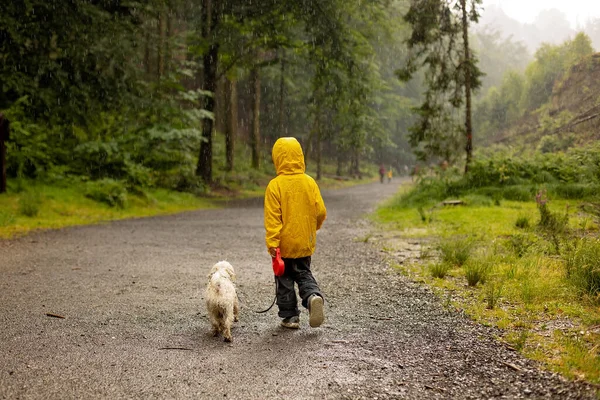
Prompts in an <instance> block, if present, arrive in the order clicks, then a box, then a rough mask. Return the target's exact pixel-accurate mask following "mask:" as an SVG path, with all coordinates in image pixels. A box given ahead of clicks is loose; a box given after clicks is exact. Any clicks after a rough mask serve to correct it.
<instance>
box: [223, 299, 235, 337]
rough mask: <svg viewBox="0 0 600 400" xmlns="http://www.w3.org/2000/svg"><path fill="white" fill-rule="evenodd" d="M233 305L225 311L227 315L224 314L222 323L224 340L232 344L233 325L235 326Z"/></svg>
mask: <svg viewBox="0 0 600 400" xmlns="http://www.w3.org/2000/svg"><path fill="white" fill-rule="evenodd" d="M233 313H234V311H233V304H231V305H230V306H229V307H227V309H226V310H225V313H224V314H223V321H222V328H223V330H222V332H223V338H224V339H225V341H226V342H231V341H233V338H232V337H231V325H232V324H233V319H234V317H233Z"/></svg>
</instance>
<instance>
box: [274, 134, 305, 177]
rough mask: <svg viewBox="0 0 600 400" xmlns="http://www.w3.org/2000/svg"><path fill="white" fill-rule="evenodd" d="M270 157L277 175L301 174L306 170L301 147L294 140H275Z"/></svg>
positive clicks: (285, 138) (286, 138)
mask: <svg viewBox="0 0 600 400" xmlns="http://www.w3.org/2000/svg"><path fill="white" fill-rule="evenodd" d="M272 157H273V163H274V164H275V170H276V171H277V175H293V174H303V173H304V171H305V169H306V167H305V165H304V153H303V152H302V146H300V142H298V140H296V138H293V137H284V138H279V139H277V141H276V142H275V144H274V145H273V152H272Z"/></svg>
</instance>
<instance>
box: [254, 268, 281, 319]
mask: <svg viewBox="0 0 600 400" xmlns="http://www.w3.org/2000/svg"><path fill="white" fill-rule="evenodd" d="M273 277H274V278H275V297H274V298H273V302H272V303H271V305H270V306H269V308H267V309H266V310H262V311H254V312H255V313H257V314H264V313H266V312H267V311H269V310H270V309H271V308H273V306H274V305H275V302H276V301H277V289H278V288H279V282H277V277H276V276H274V275H273Z"/></svg>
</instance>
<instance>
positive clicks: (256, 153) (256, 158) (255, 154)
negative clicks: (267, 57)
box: [250, 67, 260, 169]
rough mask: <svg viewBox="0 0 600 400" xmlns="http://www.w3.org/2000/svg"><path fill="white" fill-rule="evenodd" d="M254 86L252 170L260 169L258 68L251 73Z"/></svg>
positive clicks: (251, 145)
mask: <svg viewBox="0 0 600 400" xmlns="http://www.w3.org/2000/svg"><path fill="white" fill-rule="evenodd" d="M250 82H251V84H252V89H253V90H252V91H253V96H252V132H250V148H251V150H252V168H254V169H258V168H259V167H260V75H259V73H258V68H256V67H253V68H252V70H251V71H250Z"/></svg>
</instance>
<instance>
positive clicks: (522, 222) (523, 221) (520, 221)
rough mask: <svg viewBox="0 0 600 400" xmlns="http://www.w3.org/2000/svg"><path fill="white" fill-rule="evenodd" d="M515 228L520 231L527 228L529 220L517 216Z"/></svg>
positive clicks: (522, 216)
mask: <svg viewBox="0 0 600 400" xmlns="http://www.w3.org/2000/svg"><path fill="white" fill-rule="evenodd" d="M515 226H516V227H517V228H520V229H527V228H529V218H528V217H526V216H525V215H521V216H519V217H518V218H517V220H516V221H515Z"/></svg>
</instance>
